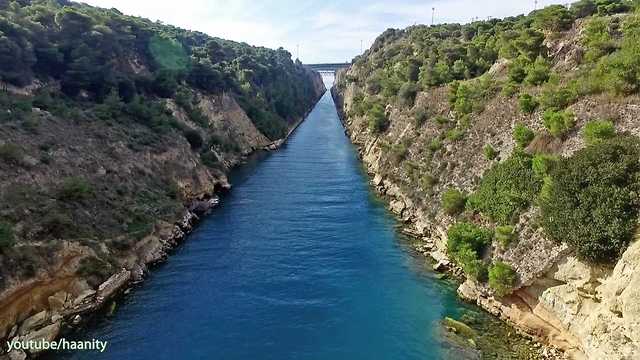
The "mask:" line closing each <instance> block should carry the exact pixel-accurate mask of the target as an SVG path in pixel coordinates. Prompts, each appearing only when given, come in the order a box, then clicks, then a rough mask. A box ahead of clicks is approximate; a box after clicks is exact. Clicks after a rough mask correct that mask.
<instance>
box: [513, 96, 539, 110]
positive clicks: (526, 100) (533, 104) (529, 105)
mask: <svg viewBox="0 0 640 360" xmlns="http://www.w3.org/2000/svg"><path fill="white" fill-rule="evenodd" d="M518 103H519V104H520V110H521V111H522V112H523V113H525V114H531V113H532V112H534V111H536V109H537V108H538V105H539V103H538V100H536V98H535V97H533V96H531V95H529V94H522V95H520V97H519V98H518Z"/></svg>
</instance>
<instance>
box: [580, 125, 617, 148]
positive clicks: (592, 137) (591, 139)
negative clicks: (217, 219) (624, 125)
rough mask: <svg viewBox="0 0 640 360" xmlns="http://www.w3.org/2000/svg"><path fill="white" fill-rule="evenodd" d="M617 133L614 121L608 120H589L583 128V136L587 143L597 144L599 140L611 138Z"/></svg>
mask: <svg viewBox="0 0 640 360" xmlns="http://www.w3.org/2000/svg"><path fill="white" fill-rule="evenodd" d="M615 135H616V128H615V126H614V125H613V122H611V121H608V120H594V121H589V122H588V123H586V124H585V125H584V128H582V137H583V138H584V140H585V142H586V143H587V144H595V143H597V142H599V141H602V140H606V139H610V138H612V137H614V136H615Z"/></svg>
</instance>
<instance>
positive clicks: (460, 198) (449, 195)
mask: <svg viewBox="0 0 640 360" xmlns="http://www.w3.org/2000/svg"><path fill="white" fill-rule="evenodd" d="M466 202H467V198H466V197H465V196H464V194H463V193H461V192H460V191H459V190H457V189H453V188H450V189H447V190H446V191H445V192H444V193H443V194H442V208H443V209H444V212H446V213H447V214H449V215H451V216H454V215H458V214H460V213H461V212H462V211H463V210H464V205H465V203H466Z"/></svg>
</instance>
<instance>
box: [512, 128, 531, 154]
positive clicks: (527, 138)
mask: <svg viewBox="0 0 640 360" xmlns="http://www.w3.org/2000/svg"><path fill="white" fill-rule="evenodd" d="M535 136H536V134H535V133H534V132H533V130H531V129H529V128H528V127H526V126H525V125H524V124H521V123H517V124H516V126H515V127H514V128H513V139H514V140H515V141H516V145H517V146H518V147H519V148H521V149H523V148H525V147H527V145H529V143H530V142H531V141H532V140H533V138H534V137H535Z"/></svg>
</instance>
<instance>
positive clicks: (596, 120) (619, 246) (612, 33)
mask: <svg viewBox="0 0 640 360" xmlns="http://www.w3.org/2000/svg"><path fill="white" fill-rule="evenodd" d="M557 39H561V40H557ZM639 44H640V3H639V2H638V1H627V0H580V1H578V2H577V3H574V4H572V5H570V6H561V5H553V6H549V7H546V8H544V9H541V10H537V11H534V12H532V13H530V14H528V15H521V16H516V17H510V18H505V19H492V20H489V21H476V22H472V23H469V24H464V25H460V24H442V25H436V26H424V25H416V26H411V27H408V28H406V29H404V30H396V29H389V30H387V31H385V32H384V33H383V34H382V35H380V36H379V37H378V38H377V39H376V41H375V42H374V44H373V46H372V47H371V48H370V49H369V50H367V51H366V52H365V53H364V54H363V55H362V56H359V57H357V58H356V59H354V63H353V66H352V68H351V70H350V71H349V72H348V73H347V74H346V76H345V77H344V79H342V81H341V82H340V83H339V84H338V87H339V90H342V91H345V90H346V89H347V88H349V89H350V91H353V93H354V96H353V98H352V102H353V104H351V106H349V108H350V112H349V113H348V114H347V115H348V116H353V117H359V118H364V119H366V120H367V121H368V122H369V123H371V122H377V121H376V119H382V118H384V120H385V122H384V124H385V126H384V127H375V128H371V127H370V128H369V131H375V133H376V135H377V136H378V137H380V140H379V143H380V144H382V145H381V146H385V144H393V143H397V142H398V139H397V138H394V137H397V136H402V140H401V141H402V142H403V143H407V144H410V146H408V147H407V148H406V149H405V152H406V153H407V154H409V155H407V156H405V157H404V158H403V159H404V160H403V161H401V165H398V164H393V163H392V162H391V161H390V159H391V157H390V155H387V154H386V152H383V155H382V156H383V157H382V162H383V164H382V166H381V167H380V169H381V171H384V172H385V175H386V176H388V177H390V178H391V179H393V180H394V181H395V182H397V183H398V184H399V185H400V186H401V187H403V190H405V192H406V193H407V194H409V195H410V196H412V200H413V201H417V202H420V203H423V204H426V205H425V206H426V207H431V208H432V209H433V205H431V204H437V205H436V206H437V209H433V213H432V216H434V215H433V214H434V213H436V212H440V211H442V213H443V214H447V215H449V216H455V217H456V218H457V219H458V221H459V222H458V223H457V224H455V225H453V226H452V227H451V229H450V232H449V252H450V255H452V258H453V259H454V260H456V261H457V262H458V263H460V264H461V265H462V267H463V268H464V269H465V271H466V272H467V273H468V274H469V275H470V276H472V277H474V278H477V279H482V278H483V277H482V276H478V275H479V274H482V273H483V272H485V271H486V269H487V268H489V267H490V265H489V264H491V263H492V261H491V259H490V258H489V256H488V255H490V254H487V253H488V252H489V251H488V249H486V248H485V247H483V246H472V245H473V244H476V242H473V241H472V242H471V243H473V244H472V245H468V246H460V245H459V243H460V241H459V239H460V238H462V237H461V236H460V232H461V229H463V228H464V229H467V230H465V233H469V234H471V233H474V231H475V232H478V233H479V232H480V231H481V229H482V227H478V228H477V229H475V230H474V231H471V228H469V227H470V226H471V225H470V224H472V223H475V224H480V223H482V224H483V226H487V225H490V226H491V227H496V235H495V238H496V240H498V241H499V242H500V243H501V245H500V247H501V248H502V249H503V250H504V249H506V248H507V247H509V246H514V245H512V244H513V242H512V240H513V239H514V238H517V235H516V232H515V230H514V226H515V225H516V224H517V223H518V221H519V219H520V215H521V213H523V212H525V211H527V210H528V209H530V208H531V207H532V206H535V207H536V209H538V208H539V209H540V210H539V211H538V210H536V211H537V212H538V213H539V218H540V219H539V221H535V223H534V222H532V224H531V225H532V226H534V227H535V226H538V225H539V226H541V227H542V228H543V230H544V234H545V235H546V236H547V237H548V238H551V239H553V240H556V241H558V242H565V243H567V244H568V245H570V246H571V247H573V248H574V249H575V250H576V254H577V255H578V256H579V257H580V258H581V259H583V260H586V261H595V262H612V261H615V260H616V259H617V258H618V257H619V256H620V254H621V253H622V252H623V251H624V250H625V249H626V247H627V245H628V244H629V242H630V241H631V238H632V234H633V231H634V229H635V228H636V226H637V211H638V208H637V206H638V205H637V204H636V200H635V199H636V198H637V189H636V187H637V186H638V185H639V184H640V179H638V176H637V167H638V166H640V158H639V157H638V156H637V154H636V151H637V145H636V144H637V142H638V141H639V140H638V138H636V137H633V136H630V135H628V134H624V133H616V127H617V125H616V119H615V116H613V117H608V116H601V115H600V117H597V116H594V117H590V118H586V119H585V112H584V111H583V112H582V113H577V112H575V111H574V107H575V106H576V105H578V104H579V103H581V102H583V101H587V100H586V99H593V98H594V97H596V96H600V98H599V99H602V98H603V97H604V96H608V98H605V99H610V100H604V101H611V100H613V99H625V98H629V99H632V100H628V101H629V102H633V99H635V97H633V96H635V95H637V93H638V91H639V90H640V89H639V88H638V84H640V61H639V60H638V59H639V58H638V56H637V55H638V54H639V53H640V48H639V46H640V45H639ZM443 93H444V94H446V95H445V97H446V99H443V95H442V94H443ZM496 97H499V98H500V101H502V102H503V104H500V105H495V104H494V105H493V106H494V107H493V108H492V109H491V113H490V114H487V115H483V113H484V112H485V111H486V106H487V104H489V103H490V102H492V101H493V100H494V99H495V98H496ZM421 99H422V100H421ZM443 100H444V101H443ZM600 101H603V100H600ZM445 102H448V104H446V105H447V106H446V109H445V108H443V107H442V105H443V103H445ZM370 104H379V105H378V106H377V107H376V110H375V111H374V110H373V108H372V106H370ZM511 104H514V105H515V111H516V113H515V114H512V112H511V106H512V105H511ZM501 105H503V106H504V107H505V110H504V114H510V116H511V118H509V119H505V121H508V122H511V125H510V128H511V130H512V135H513V139H510V142H511V144H513V145H512V146H511V147H508V146H507V147H505V146H504V143H503V141H504V140H503V139H504V138H502V137H500V136H499V135H497V134H496V133H495V129H492V128H487V127H480V126H478V127H474V122H475V121H478V119H484V121H485V124H484V125H483V126H487V125H486V123H487V122H488V120H487V118H490V117H491V116H501V115H502V113H501V112H502V110H501V109H497V108H496V106H501ZM380 109H385V111H384V117H383V116H381V114H380V111H379V110H380ZM511 114H512V115H511ZM405 117H411V118H414V120H413V121H412V124H413V126H414V127H415V133H412V132H410V131H409V132H407V131H406V126H407V125H406V124H405V123H403V124H402V125H399V128H398V129H396V128H395V127H394V121H401V120H402V119H403V118H405ZM517 117H520V119H517ZM514 118H515V119H514ZM512 119H513V120H512ZM523 119H526V120H527V121H526V123H524V122H522V120H523ZM493 125H494V126H495V125H496V123H495V122H494V123H493ZM497 125H498V127H499V128H500V130H497V131H504V127H505V126H503V125H504V124H497ZM628 126H630V125H627V127H628ZM631 126H632V125H631ZM580 127H582V129H580ZM576 128H578V129H576ZM363 129H364V127H363ZM470 131H473V134H472V135H473V137H474V139H473V141H474V142H465V139H466V138H467V136H469V135H470V133H469V132H470ZM483 134H484V138H485V139H487V138H489V137H491V138H492V141H486V140H485V142H484V143H482V144H478V138H482V137H483ZM580 134H581V135H582V139H576V138H579V135H580ZM411 137H415V138H413V139H412V138H411ZM496 137H497V138H499V140H498V141H499V142H498V143H496V142H494V141H493V140H494V139H495V138H496ZM417 139H420V141H416V140H417ZM565 143H570V144H574V145H570V146H569V148H570V149H571V150H570V151H568V152H567V153H564V156H563V153H562V152H561V151H560V149H566V147H563V146H564V145H563V144H565ZM576 143H577V144H579V147H581V148H582V149H581V150H578V151H577V152H576V151H575V149H573V148H572V147H575V144H576ZM463 146H473V148H472V149H464V148H462V147H463ZM498 146H499V147H498ZM496 148H497V149H496ZM505 150H506V151H510V152H511V155H509V153H507V152H505ZM565 151H566V150H565ZM478 153H480V154H483V155H484V156H482V159H481V160H480V159H478V158H477V157H474V160H473V161H477V162H478V163H473V164H469V163H467V162H468V161H471V160H470V157H472V156H475V154H478ZM503 154H504V155H503ZM498 157H502V159H504V160H502V159H498V160H501V161H499V162H496V161H495V159H496V158H498ZM480 162H482V164H480ZM479 164H480V165H482V168H484V169H487V170H486V171H485V172H484V175H483V176H482V177H481V178H477V179H473V180H472V188H471V189H469V187H468V186H465V187H464V189H462V188H460V190H456V189H452V185H453V187H458V186H459V184H460V183H466V184H468V182H465V181H470V180H471V179H470V178H471V176H468V175H461V174H464V170H458V169H461V168H462V169H469V168H470V167H471V165H474V166H475V165H479ZM470 170H473V169H470ZM452 173H455V174H457V176H458V178H456V179H455V180H452V179H448V178H446V176H451V174H452ZM460 177H462V179H460ZM463 180H464V181H463ZM416 184H420V186H415V185H416ZM439 184H442V185H441V186H440V185H439ZM434 189H439V190H440V191H441V192H440V193H438V192H437V191H434ZM445 190H446V191H445ZM461 190H465V191H469V190H472V191H471V193H470V194H469V196H468V197H467V198H466V199H464V198H463V197H462V196H461V194H462V192H461ZM439 200H442V201H439ZM465 200H466V211H465V212H464V213H462V214H461V215H460V212H461V210H460V204H465V202H464V201H465ZM478 215H480V216H478ZM475 226H479V225H475ZM470 238H474V236H470ZM493 263H494V266H493V267H491V268H492V269H494V273H493V276H490V277H491V278H492V279H489V280H490V284H489V285H491V286H492V287H493V288H494V290H495V291H496V293H499V294H500V295H505V294H506V293H508V292H509V291H510V289H511V288H512V287H513V286H515V282H516V281H515V278H514V274H515V273H512V271H511V270H507V266H508V265H507V264H502V263H499V262H495V261H493ZM479 269H484V270H479ZM489 275H491V274H489Z"/></svg>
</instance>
